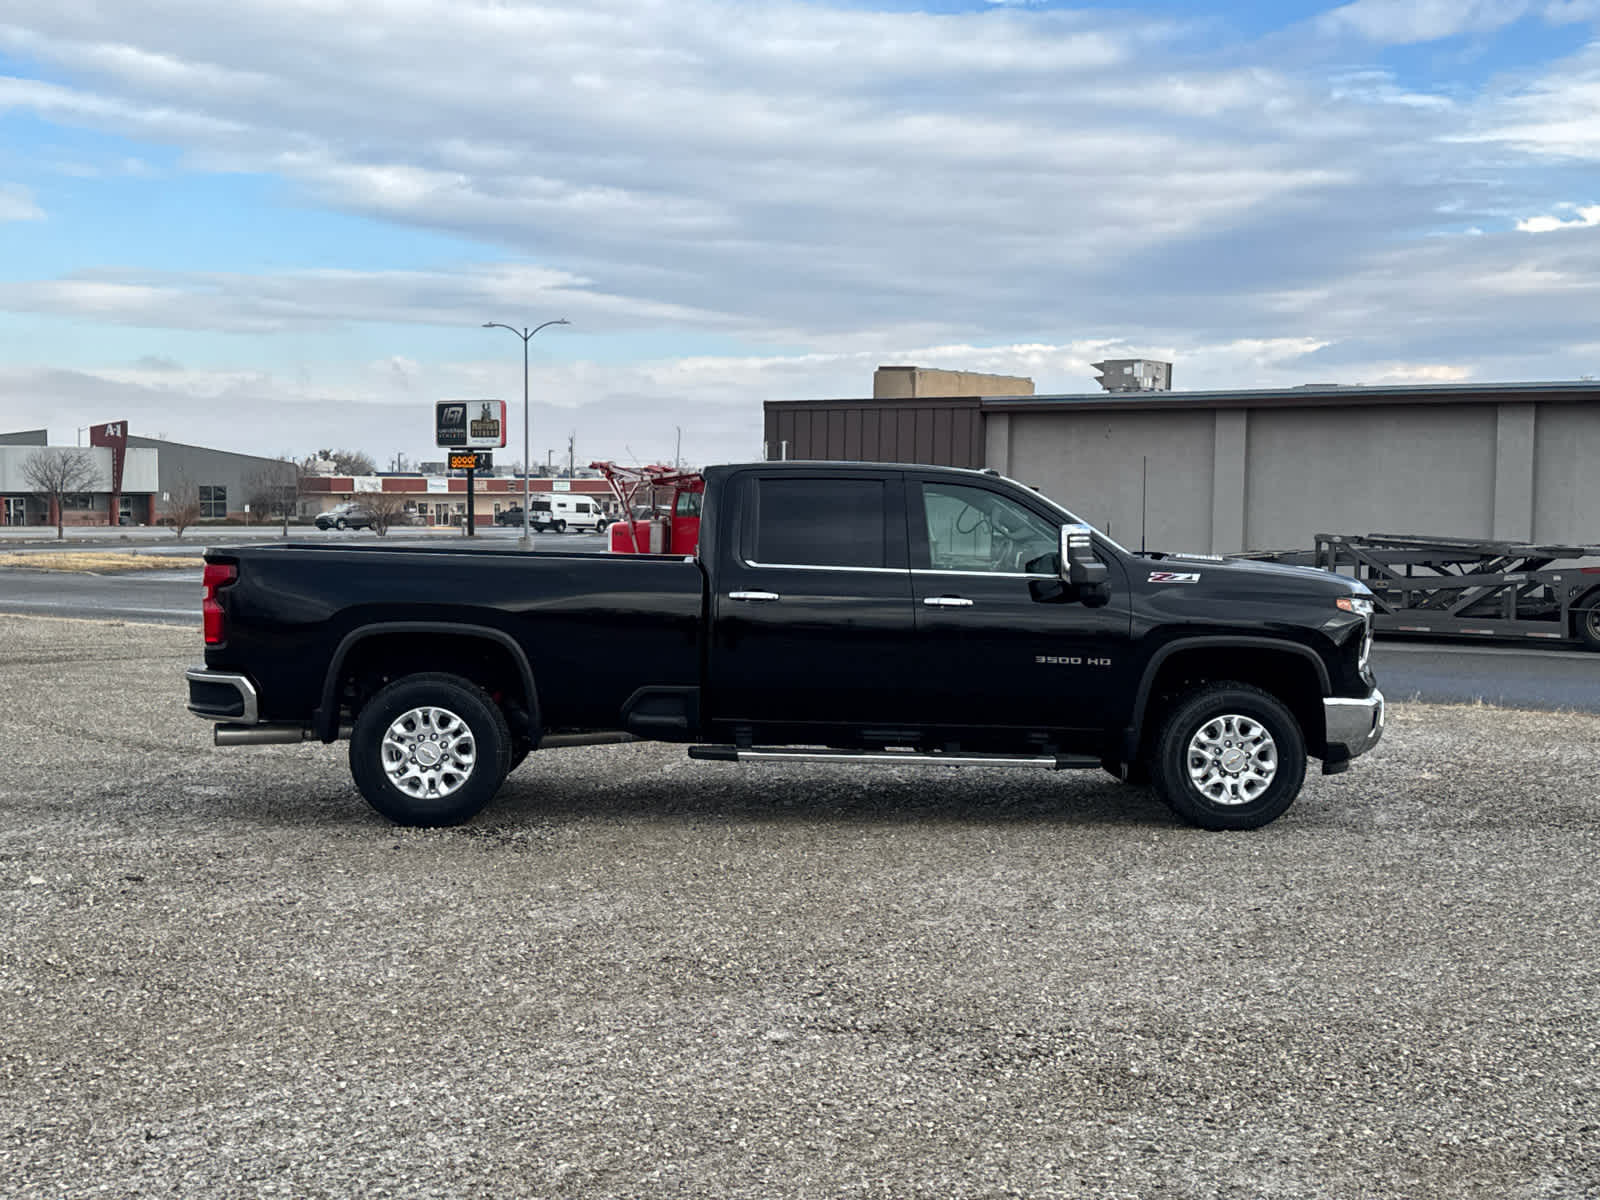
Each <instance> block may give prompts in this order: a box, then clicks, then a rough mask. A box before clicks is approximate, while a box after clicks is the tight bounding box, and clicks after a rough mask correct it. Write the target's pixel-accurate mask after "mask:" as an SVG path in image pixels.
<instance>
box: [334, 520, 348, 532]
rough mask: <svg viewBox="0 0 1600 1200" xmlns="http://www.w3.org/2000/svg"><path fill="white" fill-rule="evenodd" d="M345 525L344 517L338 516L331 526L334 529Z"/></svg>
mask: <svg viewBox="0 0 1600 1200" xmlns="http://www.w3.org/2000/svg"><path fill="white" fill-rule="evenodd" d="M345 525H346V522H345V519H344V518H343V517H340V518H339V519H338V520H337V521H335V522H334V523H333V527H334V528H335V529H343V528H345Z"/></svg>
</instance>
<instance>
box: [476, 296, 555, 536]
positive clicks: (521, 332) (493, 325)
mask: <svg viewBox="0 0 1600 1200" xmlns="http://www.w3.org/2000/svg"><path fill="white" fill-rule="evenodd" d="M566 324H569V322H568V321H567V319H566V318H565V317H561V318H560V319H558V320H555V321H546V322H545V323H544V324H543V325H535V326H534V327H533V328H532V329H518V328H517V327H516V326H515V325H502V324H501V323H500V322H499V321H485V322H484V323H483V327H484V328H485V329H509V330H511V332H512V333H514V334H516V335H517V336H518V337H519V338H521V339H522V540H521V541H520V542H518V543H517V544H518V545H519V546H520V547H521V548H522V549H524V550H532V549H533V534H532V533H531V532H530V531H529V529H528V524H529V520H530V518H529V513H528V509H529V508H530V507H531V505H530V504H529V503H528V501H529V499H530V497H531V493H530V492H529V490H528V489H529V476H530V474H531V472H532V470H533V467H532V465H531V464H530V463H529V462H528V454H529V450H528V426H529V425H530V424H531V423H532V420H531V418H530V416H529V413H528V339H530V338H531V337H533V335H534V334H536V333H538V332H539V330H541V329H544V328H545V327H546V326H549V325H566ZM500 444H501V445H502V446H504V445H505V443H504V442H501V443H500Z"/></svg>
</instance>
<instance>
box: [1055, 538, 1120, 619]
mask: <svg viewBox="0 0 1600 1200" xmlns="http://www.w3.org/2000/svg"><path fill="white" fill-rule="evenodd" d="M1061 580H1062V582H1063V583H1066V584H1067V585H1069V586H1070V587H1072V588H1074V589H1075V590H1076V591H1077V593H1078V599H1080V600H1082V601H1083V603H1084V604H1086V605H1088V606H1089V607H1091V608H1094V607H1098V606H1099V605H1102V604H1104V603H1106V601H1108V600H1110V599H1111V573H1110V571H1108V570H1107V569H1106V564H1105V563H1103V562H1101V561H1100V558H1099V556H1098V555H1096V554H1095V552H1094V531H1093V530H1092V529H1090V528H1089V526H1087V525H1063V526H1062V527H1061Z"/></svg>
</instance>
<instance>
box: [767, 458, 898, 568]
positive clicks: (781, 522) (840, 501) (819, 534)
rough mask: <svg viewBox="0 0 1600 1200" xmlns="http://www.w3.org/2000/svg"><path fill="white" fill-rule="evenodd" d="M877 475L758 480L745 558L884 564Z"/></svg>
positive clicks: (883, 502) (882, 500) (884, 508)
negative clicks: (749, 539) (752, 524)
mask: <svg viewBox="0 0 1600 1200" xmlns="http://www.w3.org/2000/svg"><path fill="white" fill-rule="evenodd" d="M886 493H887V488H886V485H885V483H884V481H883V480H881V479H787V478H779V479H770V478H769V479H761V480H759V481H758V482H757V487H756V506H755V507H756V513H755V522H754V525H755V528H754V531H753V538H752V544H750V545H748V547H747V554H748V559H749V561H750V562H752V563H754V564H759V565H761V566H815V567H885V566H887V565H888V563H889V545H888V521H887V515H888V503H887V495H886Z"/></svg>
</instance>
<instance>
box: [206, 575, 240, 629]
mask: <svg viewBox="0 0 1600 1200" xmlns="http://www.w3.org/2000/svg"><path fill="white" fill-rule="evenodd" d="M238 578H239V568H238V567H237V566H235V565H234V564H233V563H211V562H208V563H207V564H206V571H205V574H204V575H203V576H202V577H201V583H202V584H203V585H204V586H205V596H204V598H203V599H202V600H201V601H200V623H201V625H202V626H203V627H204V629H205V634H206V645H208V646H220V645H222V643H223V642H225V641H227V640H228V635H227V625H226V622H225V620H224V617H223V613H222V605H220V604H218V603H217V593H218V592H219V591H221V590H222V589H223V588H225V587H227V586H228V585H229V584H230V583H232V582H233V581H234V580H236V579H238Z"/></svg>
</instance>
